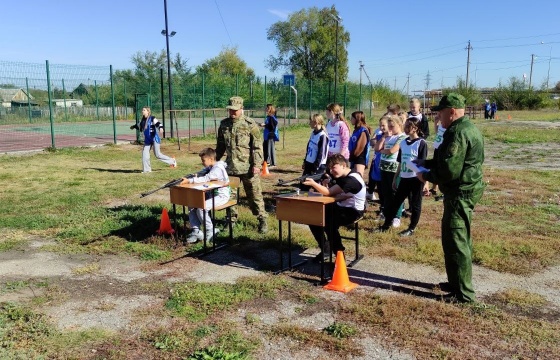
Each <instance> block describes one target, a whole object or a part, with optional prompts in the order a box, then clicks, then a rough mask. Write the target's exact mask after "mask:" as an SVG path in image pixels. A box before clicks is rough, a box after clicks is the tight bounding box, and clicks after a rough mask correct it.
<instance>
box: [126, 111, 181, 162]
mask: <svg viewBox="0 0 560 360" xmlns="http://www.w3.org/2000/svg"><path fill="white" fill-rule="evenodd" d="M130 128H131V129H136V130H139V131H140V132H142V134H143V135H144V148H143V149H142V172H143V173H149V172H152V167H151V165H150V149H151V148H154V155H155V156H156V158H158V159H159V160H161V161H163V162H164V163H166V164H167V165H169V166H171V167H172V168H176V167H177V161H176V160H175V159H174V158H170V157H169V156H166V155H163V154H162V153H161V150H160V143H161V139H160V135H159V134H162V135H163V125H162V124H161V123H160V122H159V120H158V119H156V118H155V117H154V116H152V110H151V109H150V108H149V107H148V106H144V107H143V108H142V120H141V121H140V127H138V125H137V124H134V125H132V126H131V127H130ZM156 129H157V130H156Z"/></svg>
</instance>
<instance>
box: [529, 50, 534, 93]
mask: <svg viewBox="0 0 560 360" xmlns="http://www.w3.org/2000/svg"><path fill="white" fill-rule="evenodd" d="M534 62H535V54H531V72H530V73H529V89H531V82H532V80H533V63H534Z"/></svg>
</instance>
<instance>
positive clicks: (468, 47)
mask: <svg viewBox="0 0 560 360" xmlns="http://www.w3.org/2000/svg"><path fill="white" fill-rule="evenodd" d="M472 49H473V48H472V46H471V41H470V40H469V43H468V45H467V80H466V81H467V83H466V84H465V85H466V87H467V89H468V87H469V68H470V66H471V50H472Z"/></svg>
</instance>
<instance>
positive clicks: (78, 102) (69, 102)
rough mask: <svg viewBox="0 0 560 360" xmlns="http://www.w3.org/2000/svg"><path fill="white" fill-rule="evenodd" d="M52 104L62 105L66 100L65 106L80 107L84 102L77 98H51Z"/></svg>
mask: <svg viewBox="0 0 560 360" xmlns="http://www.w3.org/2000/svg"><path fill="white" fill-rule="evenodd" d="M52 102H53V104H54V106H60V107H64V102H66V106H67V107H70V106H75V107H82V106H84V102H83V101H82V100H79V99H52Z"/></svg>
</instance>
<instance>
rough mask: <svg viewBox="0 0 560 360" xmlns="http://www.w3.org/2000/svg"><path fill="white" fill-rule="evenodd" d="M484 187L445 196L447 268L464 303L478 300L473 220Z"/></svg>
mask: <svg viewBox="0 0 560 360" xmlns="http://www.w3.org/2000/svg"><path fill="white" fill-rule="evenodd" d="M482 192H483V190H482V189H479V190H474V191H472V192H468V193H465V194H459V195H454V196H448V195H447V194H445V197H444V198H443V218H442V220H441V242H442V246H443V254H444V258H445V271H446V273H447V279H448V281H449V285H450V286H451V289H452V290H453V292H454V293H455V295H456V296H457V299H458V300H460V301H463V302H472V301H475V296H474V287H473V285H472V252H473V246H472V239H471V221H472V213H473V209H474V206H475V205H476V203H478V201H479V200H480V198H481V196H482Z"/></svg>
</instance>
